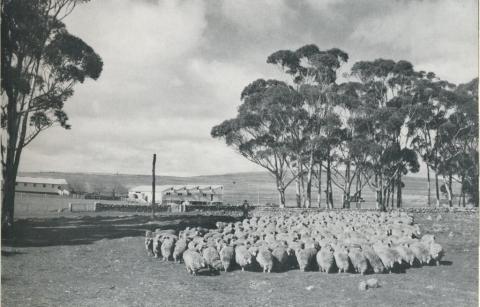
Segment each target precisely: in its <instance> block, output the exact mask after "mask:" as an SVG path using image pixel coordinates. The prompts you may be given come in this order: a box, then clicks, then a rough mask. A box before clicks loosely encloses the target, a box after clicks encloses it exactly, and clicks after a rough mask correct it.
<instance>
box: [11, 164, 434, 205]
mask: <svg viewBox="0 0 480 307" xmlns="http://www.w3.org/2000/svg"><path fill="white" fill-rule="evenodd" d="M20 176H31V177H48V178H64V179H66V180H67V182H68V183H69V184H70V185H71V186H72V188H74V189H76V190H81V191H84V192H101V193H106V194H108V193H111V192H112V190H113V189H114V188H115V189H116V191H117V193H118V192H123V193H126V192H127V191H128V189H130V188H132V187H135V186H138V185H149V184H151V176H149V175H130V174H97V173H66V172H22V173H21V174H20ZM404 181H405V188H404V190H403V200H404V203H405V205H406V206H420V205H421V206H424V205H425V204H426V202H427V180H426V178H422V177H409V176H407V177H405V179H404ZM156 183H157V184H159V185H161V184H221V185H223V186H224V202H226V203H232V204H234V203H240V202H242V201H243V200H248V201H249V202H250V203H257V201H259V202H260V203H261V204H265V203H278V194H277V192H276V189H275V181H274V179H273V178H272V177H271V176H270V174H268V173H267V172H249V173H233V174H223V175H208V176H193V177H175V176H157V177H156ZM323 183H325V180H324V179H323ZM323 189H324V187H323ZM317 190H318V188H317V187H313V191H314V193H313V194H312V195H313V200H314V203H316V199H317ZM433 193H434V185H433V182H432V194H433ZM362 196H363V198H364V199H365V200H366V202H367V203H369V204H371V203H373V202H374V201H375V195H374V193H373V191H372V190H371V189H370V188H369V187H368V186H367V187H365V188H364V192H363V195H362ZM341 198H342V195H341V191H340V190H339V189H337V188H336V187H334V203H335V204H336V205H337V204H341ZM322 199H323V200H324V199H325V195H324V194H323V195H322ZM286 200H287V204H293V203H294V202H295V186H294V184H293V183H292V184H291V185H290V186H289V188H288V189H287V191H286Z"/></svg>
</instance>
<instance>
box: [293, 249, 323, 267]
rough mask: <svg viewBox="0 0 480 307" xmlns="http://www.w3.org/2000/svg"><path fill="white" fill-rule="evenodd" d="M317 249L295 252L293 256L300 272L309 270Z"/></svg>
mask: <svg viewBox="0 0 480 307" xmlns="http://www.w3.org/2000/svg"><path fill="white" fill-rule="evenodd" d="M317 252H318V251H317V249H315V248H306V249H299V250H297V251H295V256H296V257H297V262H298V266H299V268H300V270H301V271H304V272H305V271H306V270H308V269H311V267H312V265H313V262H314V259H315V258H316V256H317Z"/></svg>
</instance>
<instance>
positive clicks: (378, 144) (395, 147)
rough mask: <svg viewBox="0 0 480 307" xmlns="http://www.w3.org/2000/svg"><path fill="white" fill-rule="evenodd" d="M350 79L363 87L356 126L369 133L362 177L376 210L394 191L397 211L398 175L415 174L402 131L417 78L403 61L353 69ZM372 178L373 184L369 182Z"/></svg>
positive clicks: (414, 158) (357, 65)
mask: <svg viewBox="0 0 480 307" xmlns="http://www.w3.org/2000/svg"><path fill="white" fill-rule="evenodd" d="M352 75H353V76H356V77H357V78H358V79H359V81H360V82H361V83H363V85H364V86H365V92H366V94H365V95H364V97H363V99H364V103H363V106H362V107H363V108H364V109H365V110H366V112H365V114H367V116H366V118H364V119H362V120H360V121H358V124H359V125H360V126H362V127H363V129H366V130H368V131H370V133H371V135H370V136H368V140H369V143H370V144H371V147H370V150H369V152H370V158H369V161H368V164H367V165H370V167H369V169H368V171H366V172H365V174H364V177H365V179H366V180H367V181H368V182H369V185H370V186H371V187H373V188H374V189H375V190H376V200H377V207H378V208H379V209H382V210H385V205H386V204H387V203H386V201H387V196H388V195H389V194H390V193H391V194H392V197H393V190H394V189H395V188H396V189H397V207H400V205H401V202H402V198H401V196H402V186H403V183H402V175H405V174H406V173H408V171H411V172H416V171H418V167H417V165H418V161H417V156H416V153H415V152H414V151H413V150H411V149H410V148H409V144H408V143H409V141H408V136H406V135H405V133H404V130H405V127H406V123H407V122H408V119H409V118H411V117H412V116H414V113H415V108H413V107H412V90H413V87H414V84H415V80H416V78H417V77H418V73H416V72H415V71H414V69H413V66H412V64H411V63H409V62H407V61H398V62H394V61H392V60H384V59H377V60H375V61H360V62H357V63H355V64H354V65H353V67H352ZM372 177H374V178H375V179H374V181H373V180H372V179H371V178H372Z"/></svg>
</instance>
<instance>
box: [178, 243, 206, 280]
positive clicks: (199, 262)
mask: <svg viewBox="0 0 480 307" xmlns="http://www.w3.org/2000/svg"><path fill="white" fill-rule="evenodd" d="M183 262H184V263H185V266H186V268H187V272H189V273H190V274H193V275H196V274H197V272H198V270H200V269H202V268H205V267H206V264H205V260H204V259H203V257H202V256H201V255H200V254H199V253H198V252H196V251H194V250H190V249H189V250H186V251H185V252H184V253H183Z"/></svg>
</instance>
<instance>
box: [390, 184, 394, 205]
mask: <svg viewBox="0 0 480 307" xmlns="http://www.w3.org/2000/svg"><path fill="white" fill-rule="evenodd" d="M394 203H395V182H394V181H392V203H391V204H390V207H391V208H392V209H393V207H394V205H393V204H394Z"/></svg>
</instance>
